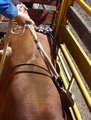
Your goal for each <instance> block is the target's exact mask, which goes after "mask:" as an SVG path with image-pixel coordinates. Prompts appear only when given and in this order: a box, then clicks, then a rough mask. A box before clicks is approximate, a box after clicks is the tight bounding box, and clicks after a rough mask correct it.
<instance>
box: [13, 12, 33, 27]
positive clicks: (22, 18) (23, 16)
mask: <svg viewBox="0 0 91 120" xmlns="http://www.w3.org/2000/svg"><path fill="white" fill-rule="evenodd" d="M14 19H15V20H16V22H17V23H18V24H19V25H21V26H24V24H25V23H26V22H28V23H30V24H34V21H33V20H32V19H30V17H29V15H28V13H26V12H21V11H19V12H18V15H17V16H16V17H15V18H14Z"/></svg>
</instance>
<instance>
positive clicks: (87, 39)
mask: <svg viewBox="0 0 91 120" xmlns="http://www.w3.org/2000/svg"><path fill="white" fill-rule="evenodd" d="M67 19H68V20H69V22H70V23H71V25H72V26H73V28H74V30H75V31H76V32H77V34H78V35H79V37H80V39H81V41H82V42H83V43H84V45H85V46H86V48H87V49H88V51H89V52H91V31H90V30H91V28H89V26H88V25H87V23H86V22H85V21H84V20H83V18H82V17H81V15H80V14H79V13H78V12H77V11H76V10H75V9H74V8H73V7H72V6H70V7H69V8H68V12H67Z"/></svg>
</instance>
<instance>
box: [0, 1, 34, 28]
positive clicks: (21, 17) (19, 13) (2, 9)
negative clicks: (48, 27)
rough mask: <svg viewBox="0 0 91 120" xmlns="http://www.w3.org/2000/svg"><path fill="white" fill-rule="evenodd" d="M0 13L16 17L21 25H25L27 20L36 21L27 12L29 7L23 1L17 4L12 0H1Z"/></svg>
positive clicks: (32, 22) (8, 16)
mask: <svg viewBox="0 0 91 120" xmlns="http://www.w3.org/2000/svg"><path fill="white" fill-rule="evenodd" d="M13 2H14V1H13ZM17 7H19V8H20V9H19V8H17ZM0 14H2V15H3V16H5V17H7V18H14V19H15V20H16V22H17V23H18V24H19V25H21V26H23V25H24V24H25V22H26V21H27V22H29V23H31V24H34V21H33V20H32V19H30V17H29V15H28V13H27V8H26V7H25V5H24V4H22V3H19V4H17V5H16V6H15V5H14V4H13V3H12V2H11V0H0Z"/></svg>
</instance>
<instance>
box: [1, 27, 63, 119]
mask: <svg viewBox="0 0 91 120" xmlns="http://www.w3.org/2000/svg"><path fill="white" fill-rule="evenodd" d="M19 31H20V30H15V31H14V32H19ZM37 35H38V37H39V40H40V42H41V44H42V46H43V48H44V50H45V52H46V53H47V55H48V56H49V58H50V59H51V58H52V57H51V56H52V55H51V49H50V45H49V41H48V38H47V36H46V35H44V34H41V33H37ZM2 46H3V41H2V43H1V47H2ZM10 46H11V47H12V50H13V52H12V54H11V55H10V56H8V57H6V60H5V64H4V69H3V73H2V75H1V77H0V120H64V117H63V110H62V104H61V100H60V96H59V93H58V91H57V89H56V87H55V85H54V84H53V82H52V79H51V75H50V73H49V72H48V70H47V67H46V65H45V63H44V61H43V59H42V57H41V55H40V53H39V51H38V49H37V48H36V45H35V43H34V41H33V37H32V35H31V34H30V32H29V30H28V29H26V30H25V31H24V33H22V34H20V35H14V34H11V35H10Z"/></svg>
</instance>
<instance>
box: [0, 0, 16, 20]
mask: <svg viewBox="0 0 91 120" xmlns="http://www.w3.org/2000/svg"><path fill="white" fill-rule="evenodd" d="M0 14H2V15H3V16H5V17H7V18H14V17H16V16H17V15H18V9H17V8H16V7H15V5H14V4H13V3H12V2H11V0H0Z"/></svg>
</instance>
